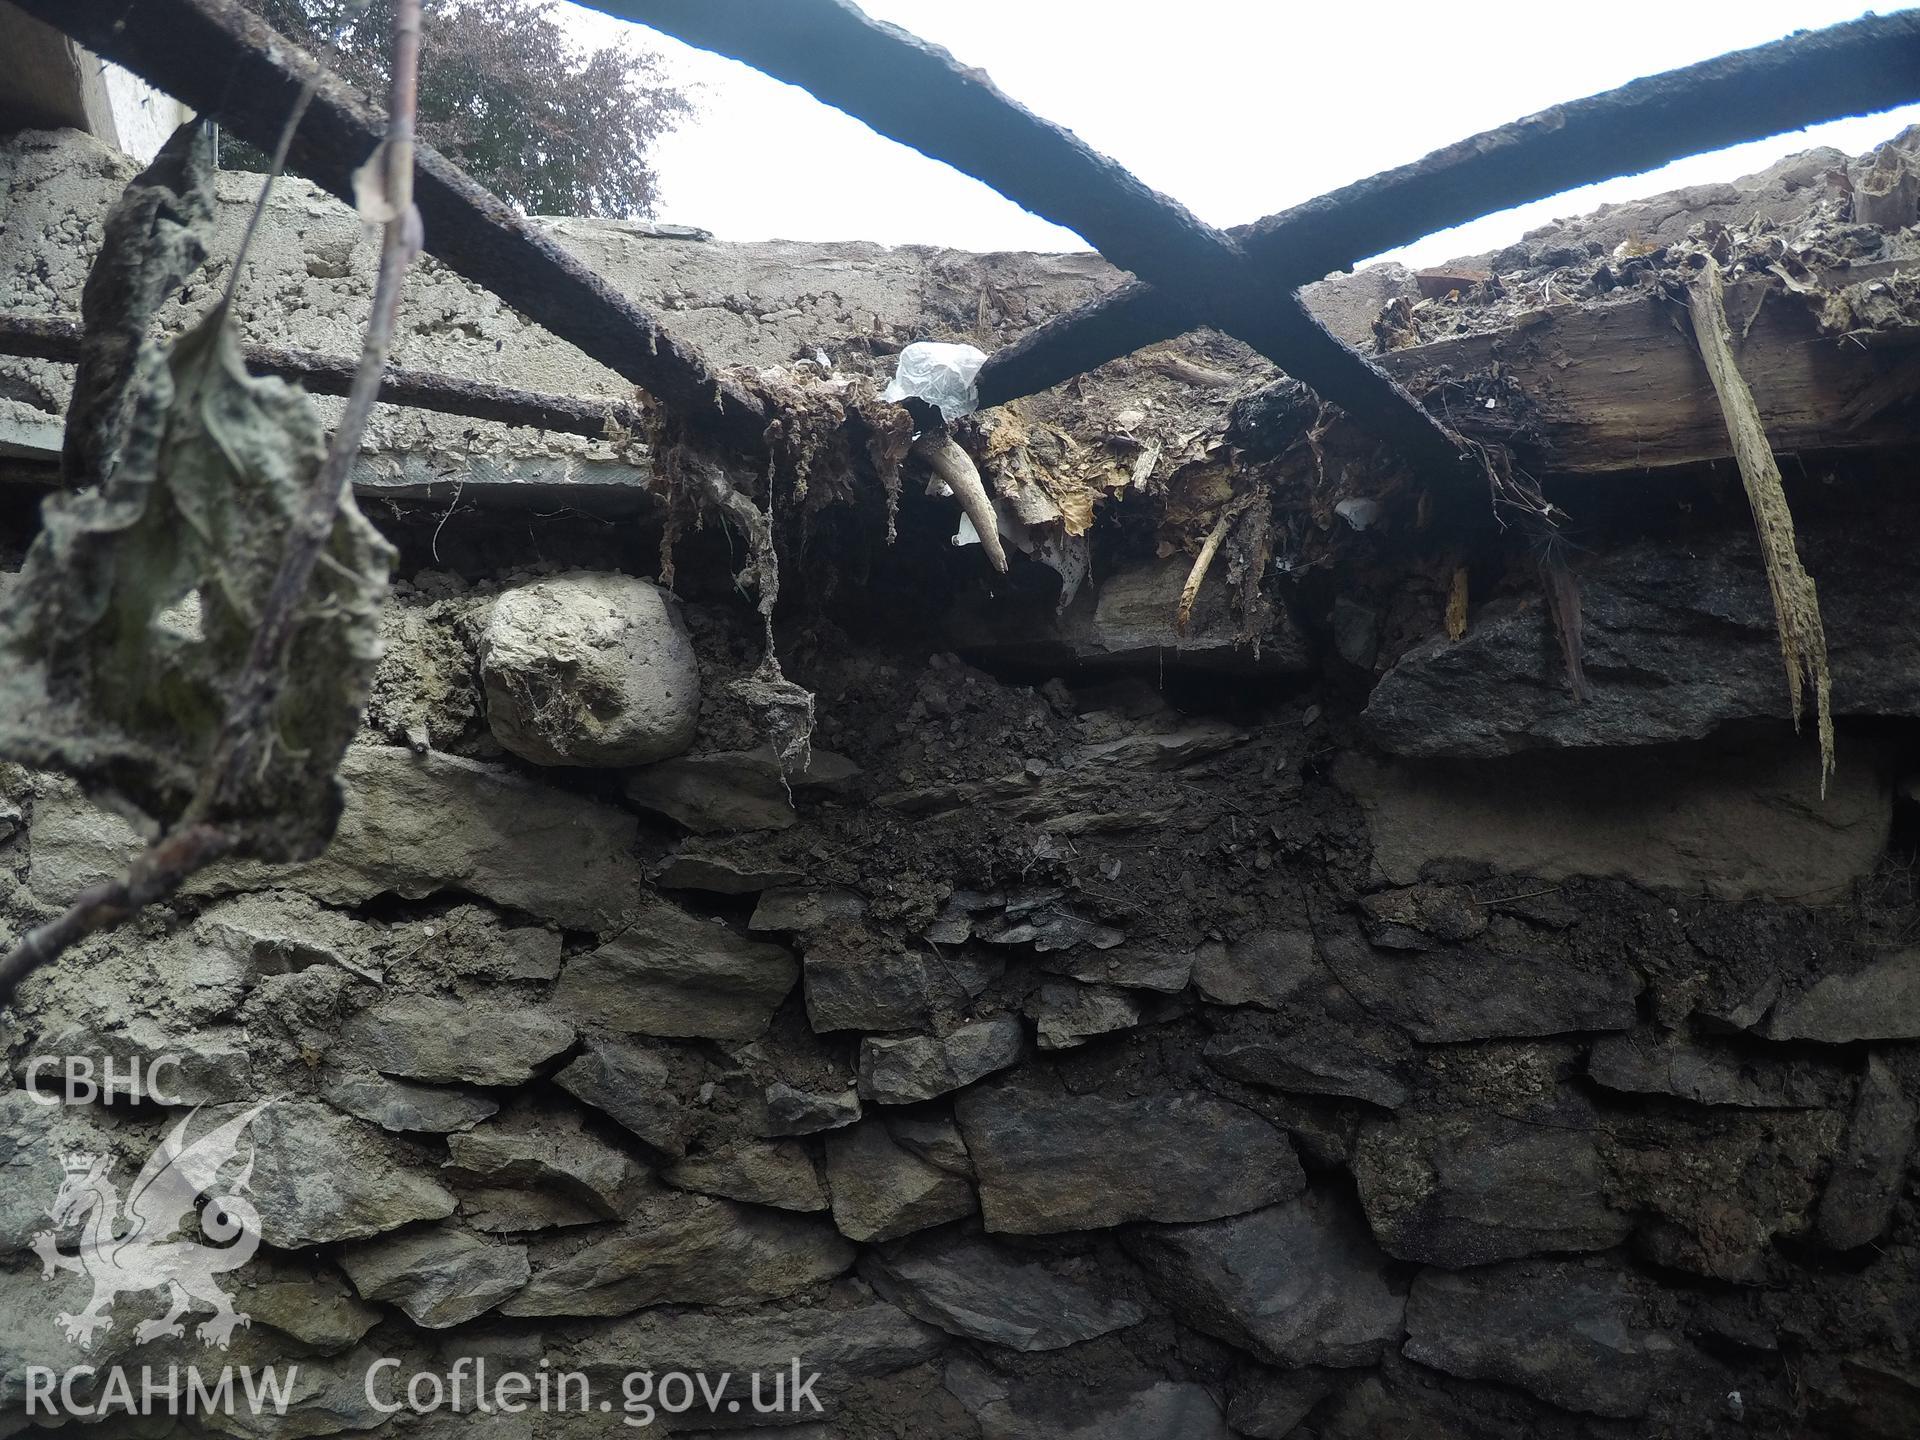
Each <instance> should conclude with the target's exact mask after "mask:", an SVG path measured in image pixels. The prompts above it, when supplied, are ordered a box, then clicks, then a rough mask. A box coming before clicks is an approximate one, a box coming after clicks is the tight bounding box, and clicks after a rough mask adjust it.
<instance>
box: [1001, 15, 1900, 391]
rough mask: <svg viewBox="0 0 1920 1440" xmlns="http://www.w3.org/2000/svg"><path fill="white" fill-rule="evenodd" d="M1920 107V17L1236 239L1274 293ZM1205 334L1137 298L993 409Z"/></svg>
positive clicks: (1521, 140) (1740, 70)
mask: <svg viewBox="0 0 1920 1440" xmlns="http://www.w3.org/2000/svg"><path fill="white" fill-rule="evenodd" d="M1916 97H1920V11H1916V10H1903V11H1900V12H1898V13H1896V14H1893V15H1869V16H1867V17H1865V18H1864V19H1860V20H1854V21H1850V22H1848V23H1847V24H1844V25H1834V26H1830V27H1829V28H1827V29H1824V30H1815V31H1810V32H1806V33H1803V34H1798V35H1792V36H1789V37H1788V38H1787V39H1785V40H1778V41H1775V42H1773V43H1772V44H1770V45H1761V46H1757V47H1755V48H1753V49H1751V50H1739V51H1735V52H1733V53H1732V54H1729V55H1722V56H1720V57H1719V58H1718V59H1715V60H1707V61H1703V62H1701V63H1700V64H1698V65H1688V66H1684V67H1683V68H1681V69H1678V70H1668V71H1666V72H1664V73H1662V74H1659V75H1650V76H1648V77H1646V78H1644V79H1641V80H1635V81H1633V82H1632V83H1631V84H1629V85H1624V86H1622V87H1621V88H1620V89H1618V90H1609V91H1606V92H1605V93H1603V94H1600V95H1593V96H1589V97H1588V98H1587V99H1584V100H1575V101H1572V102H1571V103H1569V104H1566V105H1556V106H1554V107H1553V108H1552V109H1549V110H1542V111H1540V112H1539V113H1538V114H1535V115H1529V116H1527V117H1526V118H1524V119H1521V120H1515V121H1514V122H1513V123H1511V124H1509V125H1502V126H1500V127H1499V128H1498V129H1495V130H1488V131H1484V132H1483V133H1481V134H1479V135H1475V136H1473V137H1471V138H1469V139H1466V140H1462V141H1460V142H1458V143H1457V144H1453V145H1448V146H1445V147H1444V148H1442V149H1439V150H1435V151H1434V152H1433V153H1432V154H1430V155H1427V156H1426V157H1425V158H1423V159H1420V160H1416V161H1414V162H1413V163H1412V164H1410V165H1402V166H1400V167H1398V168H1397V169H1393V170H1387V171H1383V172H1381V173H1380V174H1378V175H1374V176H1371V177H1369V178H1367V179H1365V180H1360V181H1357V182H1356V183H1354V184H1352V185H1348V186H1345V187H1344V188H1342V189H1339V190H1334V191H1330V192H1328V193H1327V194H1325V195H1321V196H1319V197H1318V198H1316V199H1313V200H1309V201H1307V202H1305V203H1304V204H1301V205H1296V206H1294V207H1293V208H1292V209H1290V210H1283V211H1281V212H1279V213H1278V214H1276V215H1269V216H1267V217H1266V218H1265V219H1263V220H1257V221H1255V222H1254V223H1253V224H1251V225H1245V226H1241V227H1239V228H1237V229H1234V230H1231V231H1229V232H1228V233H1229V234H1231V235H1232V236H1233V237H1234V239H1235V240H1237V241H1238V242H1239V243H1240V245H1241V246H1242V247H1243V248H1244V249H1245V250H1246V252H1247V254H1249V255H1250V256H1252V257H1253V258H1254V259H1255V260H1256V261H1258V262H1259V264H1260V265H1262V266H1263V267H1265V268H1266V270H1267V273H1268V274H1269V276H1270V277H1271V278H1272V279H1273V280H1275V281H1277V282H1279V283H1281V284H1285V285H1305V284H1308V283H1310V282H1312V281H1314V280H1318V279H1320V278H1321V276H1323V275H1326V274H1327V273H1328V272H1330V271H1333V270H1341V269H1344V268H1346V267H1347V266H1349V265H1351V264H1353V263H1354V262H1355V261H1356V260H1364V259H1365V258H1366V257H1368V256H1369V255H1378V254H1380V253H1381V252H1382V251H1384V250H1391V249H1393V248H1394V247H1395V246H1397V245H1405V244H1408V243H1410V242H1411V241H1414V240H1418V239H1420V238H1421V237H1422V236H1425V235H1431V234H1433V233H1434V232H1435V231H1437V230H1445V229H1447V228H1449V227H1450V226H1454V225H1460V224H1464V223H1465V222H1467V221H1469V220H1474V219H1478V218H1479V217H1480V216H1482V215H1487V214H1491V213H1493V212H1495V211H1498V210H1505V209H1508V208H1510V207H1512V206H1515V205H1523V204H1526V203H1527V202H1528V201H1531V200H1540V199H1544V198H1545V197H1547V196H1549V195H1557V194H1559V193H1560V192H1561V191H1563V190H1571V189H1573V188H1574V187H1576V186H1580V185H1589V184H1592V183H1594V182H1595V181H1599V180H1608V179H1612V178H1613V177H1614V176H1616V175H1632V174H1634V173H1636V172H1638V171H1642V170H1651V169H1653V168H1655V167H1656V166H1659V165H1664V164H1666V163H1667V162H1668V161H1669V160H1677V159H1679V158H1680V157H1681V156H1683V155H1697V154H1700V153H1702V152H1703V151H1707V150H1715V149H1718V148H1719V147H1721V146H1723V145H1732V144H1736V143H1738V142H1740V141H1743V140H1757V139H1760V138H1763V137H1765V136H1768V135H1777V134H1782V133H1784V132H1786V131H1789V130H1796V129H1799V128H1800V127H1801V126H1803V125H1813V124H1818V123H1819V122H1821V121H1824V120H1834V119H1838V118H1840V117H1842V116H1846V115H1864V114H1869V113H1871V112H1873V111H1875V110H1883V109H1887V108H1890V107H1892V106H1894V105H1900V104H1904V103H1905V102H1907V101H1909V100H1913V99H1915V98H1916ZM1191 324H1192V320H1191V316H1189V315H1188V314H1187V313H1185V312H1184V311H1183V309H1182V307H1181V306H1180V305H1179V304H1177V303H1175V302H1174V301H1173V300H1172V299H1171V298H1170V297H1168V296H1165V295H1161V294H1159V293H1157V292H1156V291H1154V290H1153V289H1152V288H1150V287H1149V286H1146V285H1143V284H1139V283H1133V284H1129V285H1125V286H1122V287H1121V288H1120V289H1118V290H1115V291H1113V292H1112V293H1111V294H1109V295H1106V296H1104V297H1102V298H1101V299H1099V300H1095V301H1092V302H1090V303H1088V304H1086V305H1083V306H1080V307H1079V308H1078V309H1075V310H1071V311H1068V312H1067V313H1066V314H1064V315H1060V316H1058V317H1056V318H1055V319H1052V320H1049V321H1048V322H1047V323H1046V324H1044V325H1040V326H1038V327H1036V328H1035V329H1033V330H1032V331H1029V332H1028V333H1027V334H1026V335H1023V336H1022V337H1021V338H1020V339H1019V340H1017V341H1015V342H1014V343H1013V344H1011V345H1008V346H1005V347H1003V348H1001V349H1000V350H998V351H996V352H995V353H994V354H993V355H992V356H991V357H989V358H988V360H987V363H986V365H985V366H984V367H983V368H982V369H981V371H980V379H979V386H980V403H981V404H983V405H997V404H1002V403H1004V402H1006V401H1008V400H1012V399H1015V398H1017V397H1018V396H1021V395H1029V394H1032V393H1034V392H1035V391H1038V390H1044V389H1046V388H1047V387H1048V386H1050V385H1058V384H1060V383H1061V382H1062V381H1064V380H1068V379H1071V378H1072V377H1073V376H1075V375H1078V374H1081V373H1083V372H1085V371H1087V370H1091V369H1093V368H1094V367H1095V366H1098V365H1104V364H1105V363H1106V362H1107V361H1109V360H1113V359H1117V358H1118V357H1120V356H1122V355H1126V354H1130V353H1131V352H1133V351H1135V350H1138V349H1140V348H1141V347H1142V346H1144V345H1152V344H1154V343H1156V342H1158V341H1161V340H1165V339H1167V338H1169V337H1170V336H1173V335H1177V334H1179V333H1180V332H1181V331H1183V330H1186V329H1189V328H1191Z"/></svg>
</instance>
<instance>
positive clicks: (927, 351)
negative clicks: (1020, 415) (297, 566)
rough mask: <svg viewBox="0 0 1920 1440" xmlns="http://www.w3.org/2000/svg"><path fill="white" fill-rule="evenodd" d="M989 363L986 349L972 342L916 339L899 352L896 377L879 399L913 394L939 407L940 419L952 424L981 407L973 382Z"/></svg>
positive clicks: (900, 398) (904, 397)
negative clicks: (952, 343)
mask: <svg viewBox="0 0 1920 1440" xmlns="http://www.w3.org/2000/svg"><path fill="white" fill-rule="evenodd" d="M986 363H987V356H986V352H985V351H983V350H980V349H977V348H976V347H974V346H972V345H948V344H944V343H942V342H940V341H937V340H916V341H914V342H913V344H911V345H909V346H907V348H906V349H904V350H902V351H901V352H900V362H899V364H898V365H896V366H895V367H894V371H893V379H892V380H891V381H890V382H889V383H888V385H887V388H886V389H885V390H884V391H882V392H881V396H880V398H881V399H883V400H904V399H906V398H907V397H908V396H909V395H911V396H913V397H914V398H915V399H918V400H925V401H926V402H927V403H928V404H929V405H932V406H935V407H937V408H938V409H939V411H940V415H941V418H942V419H944V420H946V421H947V422H949V423H951V422H953V421H955V420H958V419H959V418H960V417H961V416H962V415H971V414H972V413H973V412H974V411H975V410H977V409H979V408H980V395H979V392H978V391H977V390H975V389H974V384H973V382H974V377H975V376H977V375H978V374H979V373H980V367H981V366H982V365H984V364H986Z"/></svg>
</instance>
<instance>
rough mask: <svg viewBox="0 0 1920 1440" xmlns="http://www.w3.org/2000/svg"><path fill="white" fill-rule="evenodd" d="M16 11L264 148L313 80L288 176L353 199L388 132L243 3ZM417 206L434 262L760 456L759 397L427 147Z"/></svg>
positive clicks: (118, 1)
mask: <svg viewBox="0 0 1920 1440" xmlns="http://www.w3.org/2000/svg"><path fill="white" fill-rule="evenodd" d="M18 3H19V7H20V8H21V9H23V10H25V11H27V12H28V13H29V14H32V15H34V16H36V17H37V18H39V19H41V20H43V21H45V22H46V23H47V24H49V25H52V26H54V27H55V28H57V29H59V30H61V31H63V32H65V33H66V34H67V35H69V36H70V37H72V38H73V39H74V40H77V41H78V42H79V43H80V44H82V45H84V46H86V47H87V48H88V49H90V50H92V51H93V52H94V53H95V54H97V55H100V56H102V57H103V58H105V59H108V60H112V61H114V62H115V63H116V64H119V65H123V66H125V67H126V68H127V69H129V70H131V71H133V72H134V73H135V74H136V75H139V76H140V77H141V78H142V79H144V80H146V81H147V82H148V83H149V84H152V85H154V86H157V87H158V88H159V89H162V90H164V91H166V92H167V93H168V94H170V95H173V96H174V97H176V98H177V99H179V100H181V101H184V102H185V103H186V104H187V105H189V106H191V107H192V108H193V109H194V110H196V111H198V112H199V113H200V114H202V115H207V116H211V117H212V118H214V119H216V120H218V121H219V122H220V123H221V124H222V125H224V126H226V127H227V128H228V129H230V130H231V131H233V133H234V134H236V135H238V136H240V137H241V138H242V139H244V140H247V141H249V142H251V143H252V144H255V145H257V146H260V147H261V148H262V149H265V150H268V151H271V150H272V149H273V147H274V142H275V140H276V139H277V138H278V135H279V132H280V128H281V126H282V124H283V123H284V121H285V119H286V117H287V114H288V113H289V112H290V111H291V109H292V108H293V103H294V101H295V99H296V98H297V97H298V95H299V93H300V89H301V86H302V84H303V83H304V82H305V81H306V80H308V79H309V78H317V80H318V89H317V92H316V94H315V96H314V101H313V105H312V108H311V109H310V110H309V111H308V113H307V116H306V119H305V120H304V121H302V123H301V126H300V129H299V132H298V134H297V135H296V136H295V137H294V143H293V148H292V151H291V153H290V157H289V166H290V168H291V169H293V170H295V171H296V172H298V173H300V174H302V175H305V176H306V177H307V178H308V179H310V180H312V181H313V182H314V183H315V184H317V185H319V186H321V187H322V188H323V189H326V190H329V191H331V192H333V193H334V194H335V195H337V196H339V197H341V198H342V199H344V200H347V201H348V202H349V203H351V201H352V195H353V186H352V178H351V177H352V175H353V171H354V170H355V169H356V168H357V167H358V166H359V165H360V163H361V162H362V161H364V160H365V159H366V158H367V156H368V155H370V154H372V152H373V149H374V146H375V145H376V144H377V143H378V142H379V139H380V135H381V133H382V129H383V122H382V120H381V118H380V115H379V112H378V111H377V110H375V109H374V108H373V107H372V106H370V105H369V104H368V103H367V102H366V101H365V100H363V99H362V98H361V97H360V96H359V95H358V94H357V93H356V92H354V91H353V90H352V89H351V88H349V87H348V86H347V85H345V84H344V83H343V82H341V81H340V80H338V79H337V78H335V77H334V76H333V75H331V74H330V73H329V72H327V71H326V70H325V69H324V68H323V67H321V66H320V65H319V63H318V62H317V61H315V60H314V59H313V58H312V57H310V56H308V55H306V54H305V53H303V52H302V51H300V50H298V49H297V48H295V47H294V46H293V45H291V44H289V43H288V42H287V41H286V40H284V39H283V38H281V37H280V36H279V35H277V34H276V33H275V32H274V31H273V30H271V29H270V28H269V27H268V26H267V25H266V24H265V23H264V22H263V21H261V20H258V19H256V18H255V17H254V16H252V15H250V14H248V13H247V12H246V11H245V10H243V9H242V8H241V7H240V6H239V5H238V4H237V3H236V0H139V3H137V4H128V3H127V0H18ZM414 196H415V200H416V203H417V204H418V205H419V208H420V213H421V218H422V220H423V222H424V225H425V230H426V245H427V251H428V253H430V254H432V255H434V256H435V257H437V258H438V259H440V260H442V261H443V262H445V263H446V264H447V265H448V266H450V267H451V268H452V269H454V270H456V271H458V272H459V273H460V274H462V275H464V276H465V277H466V278H467V279H469V280H472V281H474V282H475V283H477V284H479V285H483V286H485V287H486V288H487V289H488V290H490V291H492V292H493V293H494V294H495V295H497V296H499V297H500V298H501V299H502V300H504V301H505V302H506V303H507V304H509V305H511V306H513V307H514V308H515V309H516V310H519V311H520V312H521V313H522V314H524V315H525V316H527V317H528V318H529V319H531V320H533V321H534V322H536V323H537V324H539V325H541V326H543V327H544V328H545V329H547V330H549V331H551V332H552V333H553V334H554V335H556V336H558V337H559V338H560V339H562V340H566V341H568V342H570V343H572V344H574V345H576V346H578V347H579V348H580V349H581V350H582V351H584V352H585V353H586V354H587V355H589V356H591V357H592V358H593V359H595V360H598V361H599V362H600V363H601V364H603V365H605V366H607V367H608V368H609V369H611V370H613V371H615V372H616V373H617V374H620V375H622V376H624V377H626V378H627V379H629V380H631V381H633V383H634V384H636V385H638V386H640V387H641V388H643V389H644V390H646V391H647V392H648V393H649V394H651V395H652V396H654V397H655V398H656V399H658V400H659V401H660V402H661V403H662V404H664V405H666V406H668V407H670V408H671V409H673V410H675V411H677V412H678V413H680V414H681V415H683V416H685V417H686V420H687V422H688V423H689V425H690V426H692V427H693V428H694V429H695V430H696V431H697V432H699V433H700V434H702V435H704V436H706V437H708V438H709V439H711V440H713V441H715V442H717V443H721V444H725V445H728V446H731V447H733V448H735V449H738V450H742V451H746V452H749V453H758V452H761V451H763V450H764V449H765V448H766V444H767V441H766V438H765V437H766V429H767V422H768V415H767V412H766V409H765V407H764V405H763V404H762V403H761V401H760V400H759V398H758V397H757V396H754V395H752V394H750V393H749V392H748V391H746V390H744V389H743V388H741V387H740V386H739V385H737V384H735V383H734V382H733V381H731V380H729V379H727V378H726V377H724V376H722V375H720V374H719V373H718V372H716V371H715V370H714V368H713V367H712V366H711V365H710V364H709V363H708V362H707V360H706V358H705V357H704V356H702V355H701V354H700V352H699V351H698V350H697V349H695V348H694V347H692V346H690V345H688V344H686V343H685V342H684V341H681V340H677V339H675V338H674V336H673V335H672V334H671V333H670V332H668V331H667V330H666V329H664V328H663V327H662V326H661V325H660V323H659V322H658V321H657V320H656V319H655V318H654V317H653V316H652V315H651V314H650V313H648V312H647V311H646V310H645V309H643V308H642V307H640V306H639V305H636V304H635V303H634V302H633V301H631V300H629V299H628V298H627V297H626V296H624V295H622V294H620V293H619V292H618V291H617V290H615V289H614V288H613V287H612V286H611V285H609V284H608V283H607V282H606V281H605V280H604V279H602V278H601V277H600V276H599V275H597V274H595V273H594V272H593V271H592V270H590V269H589V268H588V267H587V266H585V265H584V264H582V263H581V262H580V261H579V260H577V259H575V258H574V257H573V256H572V255H571V254H569V253H568V252H567V251H566V250H565V249H563V248H562V247H561V246H560V245H559V244H558V243H556V242H555V241H554V240H552V239H550V238H549V237H548V236H546V235H543V234H541V233H540V231H539V230H538V229H536V228H535V227H534V226H532V225H531V224H529V223H528V222H527V221H526V219H525V218H524V217H522V216H520V215H519V214H517V213H515V211H514V210H513V209H512V208H511V207H510V206H508V205H507V203H506V202H505V201H503V200H501V199H499V198H498V197H497V196H495V195H492V194H490V193H489V192H488V191H487V190H486V189H484V188H483V187H482V186H481V185H479V184H478V183H477V182H476V181H474V180H473V179H472V178H471V177H470V176H468V175H467V174H466V173H465V172H464V171H462V170H461V169H460V168H459V167H458V166H456V165H454V164H453V163H452V162H451V161H449V160H447V159H446V158H445V157H444V156H441V155H440V154H438V153H437V152H435V151H434V150H433V149H432V148H431V147H429V146H425V145H423V146H421V147H419V150H418V165H417V179H416V182H415V188H414Z"/></svg>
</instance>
